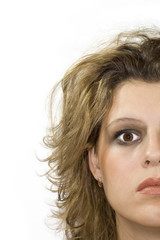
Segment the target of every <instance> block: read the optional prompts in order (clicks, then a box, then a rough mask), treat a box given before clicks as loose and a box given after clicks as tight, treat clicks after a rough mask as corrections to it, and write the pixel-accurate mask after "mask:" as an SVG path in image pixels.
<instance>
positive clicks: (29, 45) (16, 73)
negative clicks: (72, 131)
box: [0, 0, 160, 240]
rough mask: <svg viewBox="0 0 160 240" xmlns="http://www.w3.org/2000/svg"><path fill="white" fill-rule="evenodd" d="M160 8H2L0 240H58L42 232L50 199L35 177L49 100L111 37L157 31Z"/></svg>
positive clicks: (121, 3) (29, 1)
mask: <svg viewBox="0 0 160 240" xmlns="http://www.w3.org/2000/svg"><path fill="white" fill-rule="evenodd" d="M159 9H160V3H159V0H157V1H156V0H152V1H149V0H148V1H147V0H139V1H138V0H135V1H129V0H126V1H125V0H117V1H116V0H115V1H110V0H66V1H65V0H57V1H54V0H26V1H23V0H19V1H18V0H10V1H9V0H1V1H0V239H3V240H10V239H16V240H22V239H23V240H36V239H38V240H51V239H52V240H53V239H62V236H60V235H56V233H55V231H51V230H50V229H48V228H47V227H46V225H45V221H46V217H47V216H48V215H49V214H50V206H49V205H48V203H50V202H51V200H52V199H54V196H53V195H52V194H49V193H48V191H47V190H46V189H45V186H46V185H47V181H45V178H40V177H38V176H37V173H42V172H44V171H45V170H46V165H45V164H42V163H39V162H38V161H37V159H36V156H35V155H36V154H37V155H38V156H39V157H42V158H43V157H44V156H46V154H47V152H46V151H47V150H46V149H43V147H42V146H41V142H42V138H43V136H44V135H45V128H46V126H47V123H48V119H47V116H48V115H47V111H46V103H47V102H46V99H47V96H48V94H49V92H50V90H51V89H52V87H53V85H54V83H55V82H56V81H58V80H59V79H60V78H61V77H62V76H63V74H64V72H65V70H67V68H68V67H69V66H70V65H71V64H72V63H73V62H74V61H76V60H77V59H78V58H79V57H81V56H82V55H84V54H85V53H86V52H87V51H88V50H90V49H91V48H92V47H95V46H97V45H99V44H100V43H102V42H104V41H105V39H107V38H108V36H109V35H113V34H115V33H118V32H120V31H123V30H128V29H133V28H136V27H141V26H148V27H150V26H152V25H157V26H160V13H159Z"/></svg>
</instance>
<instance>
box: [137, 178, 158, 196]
mask: <svg viewBox="0 0 160 240" xmlns="http://www.w3.org/2000/svg"><path fill="white" fill-rule="evenodd" d="M137 192H139V193H143V194H148V195H160V178H147V179H146V180H144V181H143V182H142V183H140V184H139V186H138V188H137Z"/></svg>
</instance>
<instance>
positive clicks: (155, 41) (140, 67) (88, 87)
mask: <svg viewBox="0 0 160 240" xmlns="http://www.w3.org/2000/svg"><path fill="white" fill-rule="evenodd" d="M130 78H133V79H137V80H140V81H147V82H152V81H160V31H159V30H157V29H142V30H138V31H132V32H126V33H121V34H119V35H118V37H116V39H115V40H114V41H112V42H110V43H108V44H106V46H105V47H104V48H103V49H101V50H99V51H97V52H95V53H92V54H89V55H87V56H85V57H83V58H82V59H80V60H79V61H78V62H76V63H75V64H74V65H73V66H72V67H71V68H70V69H69V70H68V71H67V72H66V74H65V76H64V77H63V79H62V80H61V81H60V82H59V83H58V84H57V86H56V87H55V89H57V88H58V87H61V89H62V92H63V103H62V113H61V118H60V120H59V122H58V123H54V119H52V124H51V126H50V132H49V134H48V135H47V136H45V137H44V144H45V145H46V146H47V147H49V148H50V149H51V151H52V153H51V155H50V156H49V157H48V158H47V159H45V160H46V161H48V165H49V170H48V172H47V173H46V176H47V178H48V180H49V181H50V182H51V191H53V190H52V189H53V188H52V187H53V186H56V187H57V192H58V198H57V207H58V210H57V211H56V213H55V214H54V216H56V217H58V218H59V219H61V222H63V223H64V224H65V235H66V239H68V240H71V239H81V240H91V239H92V240H113V239H117V231H116V218H115V212H114V209H112V207H111V206H110V204H109V202H108V200H107V196H105V193H104V190H103V188H100V187H99V186H98V184H97V181H96V180H95V178H94V177H93V175H92V174H91V171H90V169H89V163H88V149H90V148H95V149H96V144H97V141H98V137H99V132H100V128H101V124H102V121H103V118H104V115H105V114H107V112H108V111H109V110H110V108H111V105H112V99H113V94H114V89H115V88H116V87H117V85H118V84H120V83H121V82H122V81H127V80H128V79H130ZM55 89H54V91H53V92H52V95H51V102H50V104H51V111H53V107H52V104H53V97H54V94H55Z"/></svg>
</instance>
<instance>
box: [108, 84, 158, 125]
mask: <svg viewBox="0 0 160 240" xmlns="http://www.w3.org/2000/svg"><path fill="white" fill-rule="evenodd" d="M158 109H159V111H158ZM156 112H157V113H158V114H159V117H160V113H159V112H160V82H156V83H146V82H144V81H140V80H130V81H127V82H125V83H122V84H121V85H119V86H118V87H117V88H116V89H115V92H114V97H113V103H112V107H111V110H110V112H109V114H108V116H107V121H109V122H110V121H111V120H113V119H115V118H124V117H131V118H138V119H139V118H142V120H143V117H144V118H145V117H147V116H148V115H151V114H152V115H153V114H155V113H156Z"/></svg>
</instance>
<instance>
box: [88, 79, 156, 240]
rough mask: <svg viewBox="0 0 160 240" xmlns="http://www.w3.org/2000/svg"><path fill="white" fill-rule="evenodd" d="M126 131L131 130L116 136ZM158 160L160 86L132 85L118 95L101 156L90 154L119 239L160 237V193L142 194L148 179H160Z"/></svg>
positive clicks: (100, 143) (133, 82) (107, 119)
mask: <svg viewBox="0 0 160 240" xmlns="http://www.w3.org/2000/svg"><path fill="white" fill-rule="evenodd" d="M118 119H121V120H118ZM124 129H131V130H130V132H129V134H128V133H127V134H126V133H122V132H121V133H120V135H118V136H117V135H116V136H115V134H116V133H117V132H118V131H121V130H123V131H124ZM126 136H128V138H129V139H128V140H127V138H126ZM148 160H149V163H148ZM159 161H160V82H159V83H145V82H143V81H138V80H130V81H127V82H125V83H123V84H121V85H119V86H118V87H117V89H116V91H115V94H114V99H113V105H112V108H111V110H110V112H109V114H108V115H107V116H105V118H104V120H103V122H102V126H101V130H100V136H99V140H98V148H97V152H96V153H95V151H94V149H90V150H89V166H90V170H91V172H92V174H93V175H94V177H95V178H96V179H97V180H98V179H99V178H101V179H102V182H103V187H104V191H105V194H106V197H107V199H108V201H109V203H110V205H111V206H112V208H113V209H114V210H115V212H116V221H117V231H118V240H133V239H134V240H150V239H152V240H158V239H160V195H146V194H142V193H140V192H137V187H138V185H139V184H140V183H141V182H143V181H144V180H145V179H147V178H149V177H160V163H159Z"/></svg>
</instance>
